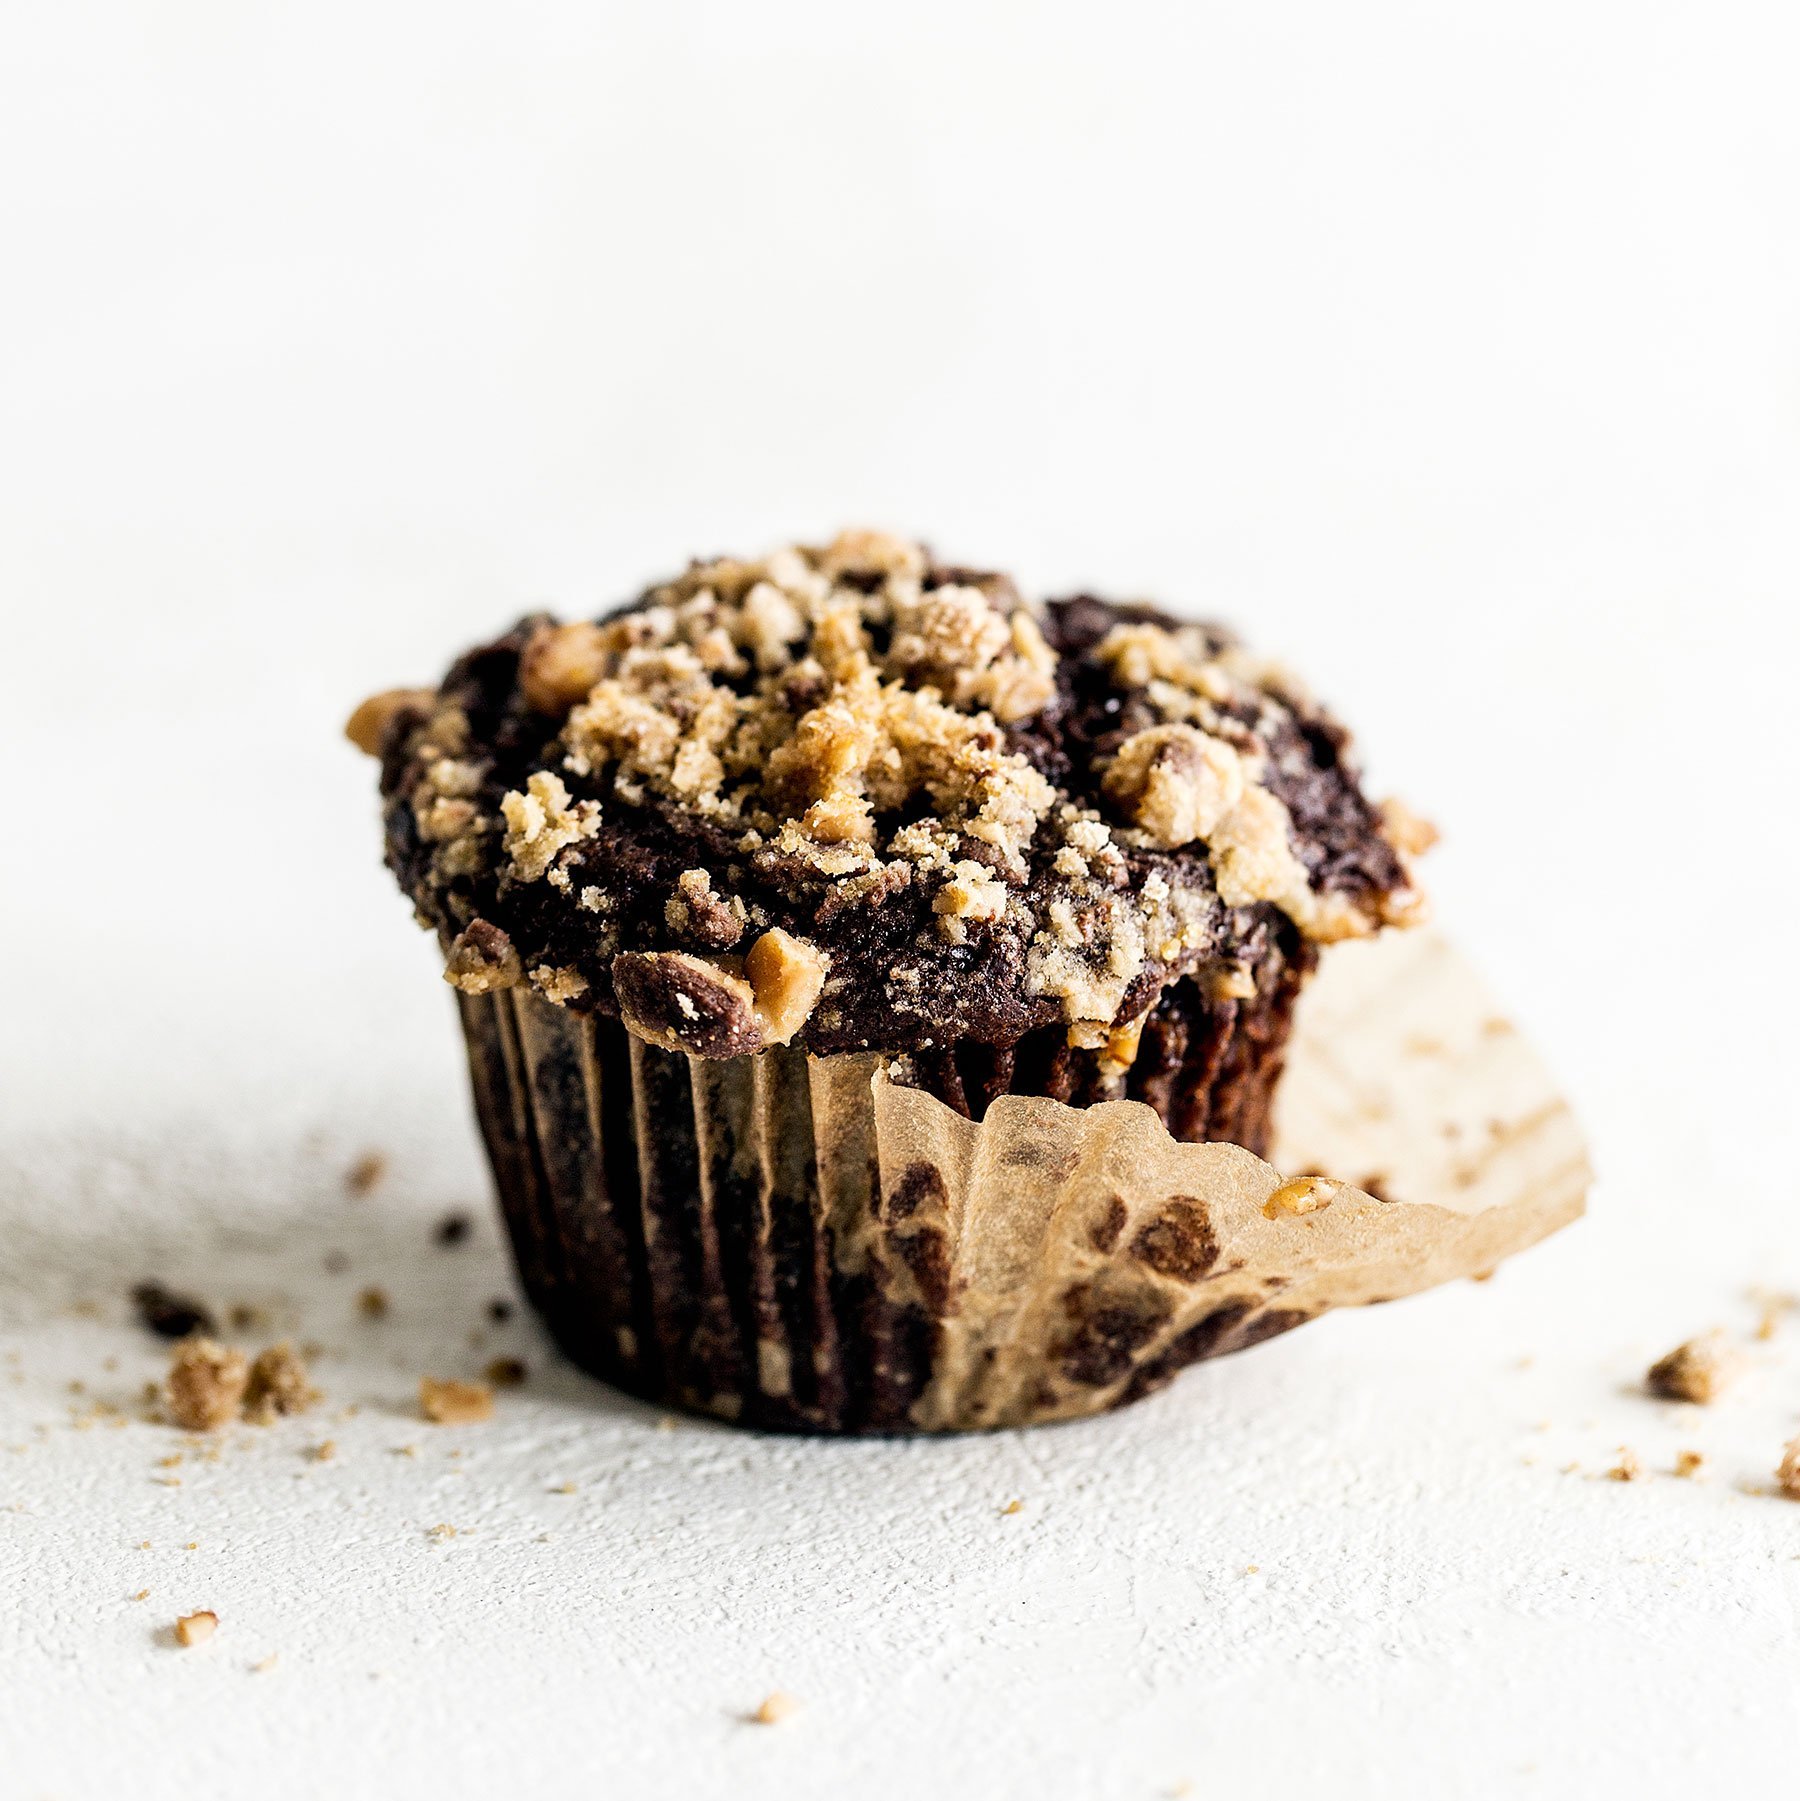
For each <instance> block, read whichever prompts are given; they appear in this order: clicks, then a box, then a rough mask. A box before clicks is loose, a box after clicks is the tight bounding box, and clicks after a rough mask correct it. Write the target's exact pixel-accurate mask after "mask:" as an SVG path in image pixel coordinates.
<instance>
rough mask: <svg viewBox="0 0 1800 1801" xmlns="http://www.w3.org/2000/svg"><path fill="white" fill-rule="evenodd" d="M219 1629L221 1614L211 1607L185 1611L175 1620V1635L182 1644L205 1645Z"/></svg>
mask: <svg viewBox="0 0 1800 1801" xmlns="http://www.w3.org/2000/svg"><path fill="white" fill-rule="evenodd" d="M218 1629H219V1616H218V1615H217V1614H216V1613H214V1612H213V1610H212V1609H211V1608H210V1607H203V1608H201V1610H200V1611H199V1612H198V1613H184V1614H183V1615H182V1616H181V1618H180V1619H178V1620H177V1621H176V1622H175V1637H176V1640H177V1642H178V1643H180V1644H182V1645H203V1644H205V1643H206V1641H207V1640H208V1639H209V1638H211V1637H212V1635H213V1634H214V1633H215V1632H217V1631H218Z"/></svg>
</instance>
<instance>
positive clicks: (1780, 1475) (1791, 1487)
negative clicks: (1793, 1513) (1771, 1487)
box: [1775, 1438, 1800, 1501]
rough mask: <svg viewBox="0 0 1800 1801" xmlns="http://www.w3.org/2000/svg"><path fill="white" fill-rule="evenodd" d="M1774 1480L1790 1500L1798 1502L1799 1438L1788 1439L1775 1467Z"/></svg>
mask: <svg viewBox="0 0 1800 1801" xmlns="http://www.w3.org/2000/svg"><path fill="white" fill-rule="evenodd" d="M1775 1480H1776V1483H1777V1484H1778V1485H1779V1486H1780V1489H1781V1492H1782V1493H1783V1494H1784V1495H1786V1496H1788V1498H1789V1499H1790V1500H1795V1501H1800V1438H1793V1439H1789V1440H1788V1442H1787V1444H1786V1446H1785V1447H1784V1448H1783V1450H1782V1453H1781V1461H1780V1463H1778V1464H1777V1465H1776V1466H1775Z"/></svg>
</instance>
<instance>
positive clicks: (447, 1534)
mask: <svg viewBox="0 0 1800 1801" xmlns="http://www.w3.org/2000/svg"><path fill="white" fill-rule="evenodd" d="M425 1536H426V1537H427V1538H435V1539H437V1540H438V1542H439V1543H440V1544H441V1543H442V1542H443V1541H444V1540H445V1539H447V1538H454V1537H455V1536H456V1528H455V1527H454V1526H449V1525H446V1524H445V1523H444V1522H443V1521H442V1520H439V1521H438V1523H437V1524H436V1525H435V1526H433V1527H432V1528H431V1530H430V1531H428V1532H427V1533H426V1534H425Z"/></svg>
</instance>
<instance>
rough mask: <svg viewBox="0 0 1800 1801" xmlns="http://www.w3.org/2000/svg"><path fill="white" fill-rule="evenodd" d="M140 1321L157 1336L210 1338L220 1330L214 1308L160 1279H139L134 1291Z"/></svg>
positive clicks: (133, 1296) (132, 1299)
mask: <svg viewBox="0 0 1800 1801" xmlns="http://www.w3.org/2000/svg"><path fill="white" fill-rule="evenodd" d="M131 1304H132V1306H133V1307H134V1308H136V1310H137V1317H138V1323H139V1324H140V1325H141V1326H143V1327H144V1328H145V1329H146V1330H147V1331H151V1332H154V1333H155V1334H156V1336H157V1337H158V1338H192V1337H194V1336H195V1335H196V1334H199V1335H200V1336H201V1337H205V1338H210V1337H211V1336H212V1335H213V1333H215V1332H217V1331H218V1329H219V1328H218V1326H217V1324H216V1323H215V1322H214V1320H213V1316H212V1310H211V1309H210V1308H209V1307H208V1306H207V1305H206V1303H205V1302H204V1301H198V1300H195V1299H194V1297H193V1296H192V1295H185V1294H177V1293H176V1292H175V1291H174V1290H173V1289H171V1288H165V1287H164V1286H163V1285H162V1283H160V1282H139V1283H138V1284H137V1285H136V1287H134V1288H133V1289H132V1291H131Z"/></svg>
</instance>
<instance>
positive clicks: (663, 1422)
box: [656, 1413, 681, 1432]
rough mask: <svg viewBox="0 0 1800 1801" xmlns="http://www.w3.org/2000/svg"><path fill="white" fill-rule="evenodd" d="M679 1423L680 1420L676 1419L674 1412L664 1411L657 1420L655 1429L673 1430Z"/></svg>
mask: <svg viewBox="0 0 1800 1801" xmlns="http://www.w3.org/2000/svg"><path fill="white" fill-rule="evenodd" d="M680 1424H681V1422H680V1421H679V1420H678V1419H676V1417H675V1416H674V1414H672V1413H665V1414H663V1415H662V1416H661V1417H660V1418H659V1419H658V1420H657V1422H656V1429H657V1431H658V1432H673V1431H674V1430H675V1428H676V1427H677V1426H678V1425H680Z"/></svg>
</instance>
